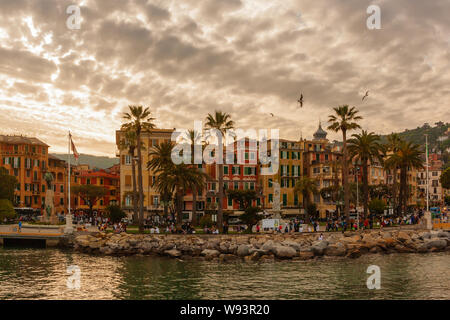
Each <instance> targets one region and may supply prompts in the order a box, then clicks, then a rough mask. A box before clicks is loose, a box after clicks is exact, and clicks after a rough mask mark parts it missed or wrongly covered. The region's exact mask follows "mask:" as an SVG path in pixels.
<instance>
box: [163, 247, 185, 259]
mask: <svg viewBox="0 0 450 320" xmlns="http://www.w3.org/2000/svg"><path fill="white" fill-rule="evenodd" d="M164 253H165V254H167V255H168V256H170V257H172V258H178V257H180V256H181V252H180V251H179V250H177V249H171V250H166V251H165V252H164Z"/></svg>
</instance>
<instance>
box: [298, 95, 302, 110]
mask: <svg viewBox="0 0 450 320" xmlns="http://www.w3.org/2000/svg"><path fill="white" fill-rule="evenodd" d="M297 102H298V103H299V104H300V108H301V107H303V93H301V94H300V99H298V100H297Z"/></svg>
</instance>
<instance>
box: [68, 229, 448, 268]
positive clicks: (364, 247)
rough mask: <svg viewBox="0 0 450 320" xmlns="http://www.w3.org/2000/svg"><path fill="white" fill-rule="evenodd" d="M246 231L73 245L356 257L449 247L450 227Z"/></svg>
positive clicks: (260, 256) (108, 237)
mask: <svg viewBox="0 0 450 320" xmlns="http://www.w3.org/2000/svg"><path fill="white" fill-rule="evenodd" d="M323 236H324V238H323V240H318V237H319V234H318V233H309V234H256V235H254V234H250V235H245V234H242V235H153V234H152V235H131V234H126V233H122V234H112V233H97V234H94V235H79V236H76V237H75V238H74V240H73V247H74V249H75V250H77V251H80V252H89V253H94V254H105V255H133V254H141V255H161V256H167V257H172V258H178V259H183V260H184V259H192V258H196V259H207V260H217V261H231V260H237V259H243V260H247V261H259V260H261V261H273V260H274V259H295V260H306V259H312V258H316V257H322V256H329V257H348V258H357V257H359V256H361V255H363V254H370V253H382V254H390V253H427V252H435V251H450V232H446V231H431V232H426V231H423V230H398V229H394V230H389V231H386V230H384V231H379V230H366V231H362V232H346V233H344V234H342V233H337V232H336V233H323Z"/></svg>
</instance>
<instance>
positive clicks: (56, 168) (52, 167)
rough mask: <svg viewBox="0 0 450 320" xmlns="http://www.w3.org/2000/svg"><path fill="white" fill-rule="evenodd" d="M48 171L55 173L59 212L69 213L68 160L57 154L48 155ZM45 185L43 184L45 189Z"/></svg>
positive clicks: (55, 199)
mask: <svg viewBox="0 0 450 320" xmlns="http://www.w3.org/2000/svg"><path fill="white" fill-rule="evenodd" d="M48 171H49V172H50V173H51V174H52V175H53V191H54V192H55V195H54V205H55V211H56V213H57V214H63V215H64V214H65V213H67V206H68V200H67V192H68V190H67V176H68V173H67V162H66V161H64V160H61V159H59V158H57V157H55V156H52V155H49V156H48ZM44 187H45V186H43V189H44Z"/></svg>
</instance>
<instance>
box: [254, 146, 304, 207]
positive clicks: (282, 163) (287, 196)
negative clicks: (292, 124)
mask: <svg viewBox="0 0 450 320" xmlns="http://www.w3.org/2000/svg"><path fill="white" fill-rule="evenodd" d="M272 143H273V141H272V140H269V141H268V147H267V148H268V150H271V148H272ZM278 156H279V157H278V159H279V168H278V172H277V173H275V174H273V175H262V176H261V184H262V187H263V190H264V192H263V195H264V197H263V204H264V206H263V207H264V208H265V209H268V210H267V211H268V212H271V210H273V209H274V208H273V203H274V195H275V190H274V183H278V184H279V186H280V209H281V211H282V214H283V215H299V214H303V209H302V207H303V198H302V195H301V194H300V195H299V194H297V193H295V192H294V188H295V185H296V183H297V182H298V181H299V179H300V178H301V176H302V175H303V141H301V140H299V141H293V140H285V139H280V140H279V155H278Z"/></svg>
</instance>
